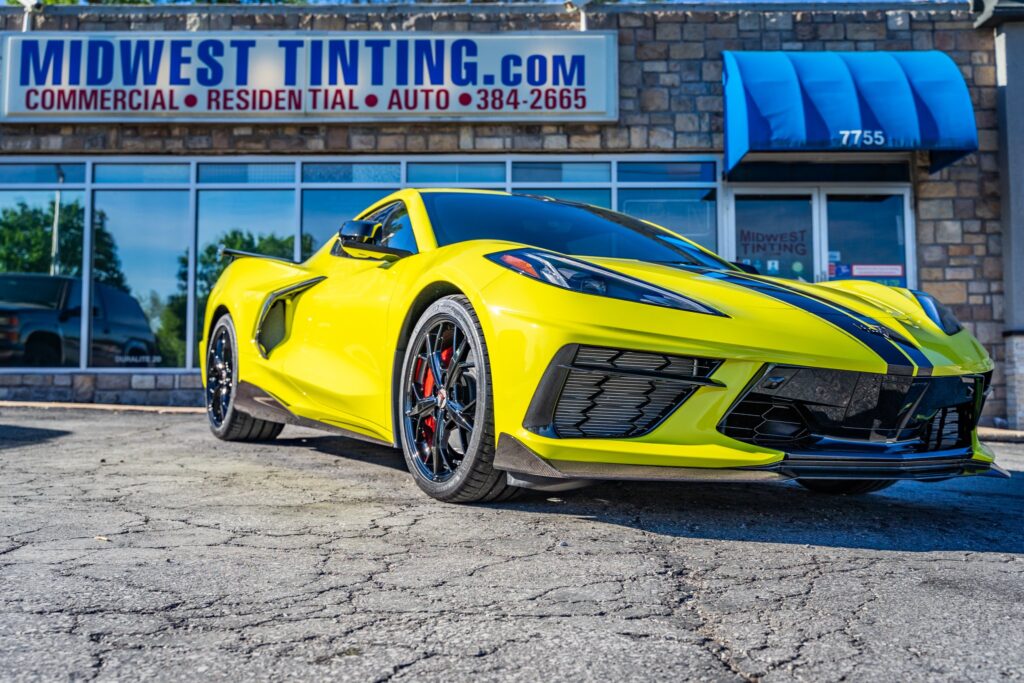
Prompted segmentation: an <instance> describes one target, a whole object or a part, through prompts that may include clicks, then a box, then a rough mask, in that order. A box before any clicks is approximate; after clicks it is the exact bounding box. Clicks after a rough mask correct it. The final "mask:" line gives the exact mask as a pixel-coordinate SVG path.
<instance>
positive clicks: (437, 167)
mask: <svg viewBox="0 0 1024 683" xmlns="http://www.w3.org/2000/svg"><path fill="white" fill-rule="evenodd" d="M841 7H842V8H841V9H836V10H827V9H823V5H821V4H815V5H813V6H808V8H807V9H801V6H800V5H799V4H793V5H789V6H778V5H775V6H771V7H770V8H766V6H765V5H756V4H751V5H749V6H740V5H727V6H721V7H717V8H716V7H711V6H707V5H700V6H696V5H693V6H687V5H681V4H680V5H676V4H658V5H611V4H606V5H597V6H588V7H587V8H586V9H587V27H588V31H587V32H588V33H593V34H595V35H602V34H605V35H610V36H611V38H612V40H613V43H612V44H613V46H615V47H613V49H612V50H611V51H610V53H609V54H608V55H607V56H606V57H607V60H608V61H607V62H606V65H607V66H608V68H611V69H614V70H615V73H614V74H612V76H613V78H612V80H611V81H610V82H611V83H612V84H613V85H614V87H615V88H616V89H617V92H613V93H610V96H609V97H608V102H607V106H606V108H605V109H604V111H603V113H599V115H594V116H591V115H587V116H580V117H578V119H574V118H573V116H572V114H571V113H568V114H565V115H560V116H559V117H555V116H547V117H545V116H541V117H531V116H529V115H527V114H526V113H524V114H522V115H521V116H520V115H517V114H516V115H506V116H504V117H502V118H501V120H499V119H497V118H494V117H491V118H479V119H474V118H473V117H472V116H469V115H466V116H452V117H446V116H444V115H443V114H437V113H436V112H435V114H434V115H433V116H430V117H429V120H426V119H425V118H423V117H419V118H417V117H415V116H410V117H408V120H405V119H403V117H394V118H392V119H389V118H387V117H381V118H379V119H376V120H374V119H372V118H353V117H346V116H345V115H344V114H338V115H336V116H334V117H333V118H328V119H325V118H324V117H315V116H314V117H309V116H298V115H296V116H295V117H293V118H292V119H291V120H289V118H288V117H287V116H284V117H281V116H274V117H266V116H263V117H261V116H259V115H252V114H251V113H246V114H239V115H235V116H232V115H231V114H229V113H225V112H221V113H220V114H218V115H216V116H212V115H211V116H209V117H207V118H205V119H202V120H196V119H194V118H190V117H188V116H175V115H163V116H161V115H155V116H154V115H145V116H139V115H136V114H135V113H134V112H132V111H123V112H120V113H117V114H112V113H107V114H103V115H102V116H92V115H83V114H82V113H81V112H80V111H79V112H77V113H76V112H63V114H61V113H60V112H57V113H56V114H54V113H52V112H48V113H47V114H45V115H38V116H37V113H38V112H36V111H35V110H33V111H28V110H26V111H22V112H21V113H20V114H18V113H17V112H14V113H12V111H11V110H8V111H7V112H6V114H7V117H6V118H7V120H3V121H0V150H2V152H3V155H4V158H3V159H0V210H3V212H4V214H3V221H4V223H6V224H0V231H5V230H6V231H11V230H17V229H20V228H21V227H22V226H24V225H25V222H26V221H29V222H31V221H32V220H35V221H36V222H37V223H39V225H41V226H42V228H43V233H41V234H45V239H47V240H49V239H51V238H52V237H53V233H52V232H48V231H51V230H52V228H49V227H48V226H49V225H50V224H52V225H53V226H64V225H65V223H66V224H67V227H64V228H63V229H62V232H61V235H60V237H59V240H58V239H54V240H52V241H53V242H54V243H56V242H58V241H61V240H68V241H70V244H68V245H67V246H64V245H58V247H60V248H62V249H63V251H62V252H61V258H64V259H65V260H68V258H70V259H71V261H74V259H75V258H81V254H82V253H89V252H90V251H91V253H92V259H91V262H89V259H85V260H83V261H81V262H80V263H79V262H72V263H70V265H65V266H64V267H62V268H61V269H59V270H60V271H61V274H62V275H67V276H68V277H67V281H68V282H69V283H70V284H68V285H67V292H66V296H68V297H71V298H72V299H75V297H78V299H75V300H76V301H80V300H81V297H82V296H83V295H82V294H81V292H83V291H84V292H87V293H88V295H89V296H90V297H91V298H92V300H93V309H94V310H93V313H94V319H93V320H92V321H91V323H90V322H89V321H82V322H81V324H80V325H79V318H74V317H72V318H69V319H68V320H65V321H63V322H62V323H60V324H65V326H66V330H65V338H64V348H62V349H61V350H60V352H59V355H53V350H49V351H47V352H46V354H49V355H46V354H44V355H43V356H41V357H40V356H39V355H37V356H35V357H34V358H33V359H32V364H33V365H35V366H39V365H40V364H42V365H46V366H54V365H56V366H59V367H57V368H52V367H32V368H30V369H26V368H24V367H20V366H24V365H27V364H28V363H27V362H18V361H12V362H10V363H9V367H6V368H4V369H3V370H2V374H0V397H2V398H15V399H42V400H74V401H101V402H128V403H137V402H148V403H196V402H198V401H200V400H201V394H200V391H199V389H198V386H199V385H198V373H197V372H196V371H195V370H190V369H189V368H192V367H195V365H196V356H197V352H196V350H195V348H194V347H195V343H196V339H197V338H198V336H199V334H198V333H197V331H196V330H195V329H194V328H195V325H194V323H193V322H192V321H194V320H195V319H196V315H197V313H198V312H199V311H200V310H201V309H202V305H203V300H204V289H203V288H204V287H207V286H208V280H209V279H210V278H211V277H213V276H214V275H215V265H214V264H212V263H211V262H210V260H209V258H207V257H208V255H209V254H210V252H211V250H212V249H213V248H214V246H215V242H217V241H218V240H220V241H223V239H224V236H225V234H227V235H228V236H229V237H231V239H235V240H236V241H239V243H240V244H242V245H243V246H248V247H249V248H259V249H264V250H271V251H273V250H277V251H281V250H283V251H284V253H286V254H288V255H292V254H294V255H295V256H296V257H301V256H302V254H303V253H306V252H308V249H309V248H310V247H311V245H313V244H315V243H316V242H318V241H322V239H323V238H324V237H325V236H327V235H329V234H330V231H331V230H333V229H334V226H336V225H338V224H340V222H341V221H342V220H343V219H345V218H348V217H351V214H352V213H353V212H354V211H356V210H358V209H359V208H361V207H362V206H364V205H367V204H369V203H370V202H371V201H373V200H374V199H375V198H376V197H378V196H382V195H383V194H386V193H387V192H389V191H390V190H391V189H394V188H397V187H402V186H409V185H422V184H431V183H433V184H444V185H451V184H463V185H465V186H473V187H498V188H503V189H511V190H517V191H518V190H524V191H532V192H542V193H544V194H550V195H553V196H565V197H570V198H574V199H580V200H583V201H588V202H591V203H596V204H604V205H607V206H610V207H612V208H618V209H619V210H624V211H626V212H628V213H635V214H639V215H642V216H646V217H649V218H651V219H652V220H655V221H657V222H664V223H667V224H670V226H671V227H675V228H677V229H680V230H682V231H684V232H686V233H687V234H688V235H690V236H692V237H693V238H695V239H697V240H699V241H701V242H703V243H705V244H707V245H708V246H710V247H712V248H714V249H717V250H718V251H720V252H721V253H723V255H725V256H726V257H728V258H730V259H734V260H744V261H747V262H750V263H752V264H753V265H756V266H757V267H759V269H761V270H762V271H767V272H769V273H771V274H779V275H784V276H789V277H801V278H803V279H808V280H810V279H819V280H823V279H829V278H832V277H869V278H875V279H880V280H882V281H886V282H892V283H894V284H901V285H904V286H910V287H916V288H919V289H923V290H926V291H928V292H930V293H932V294H934V295H935V296H937V297H938V298H939V299H941V300H942V301H944V302H945V303H947V304H949V305H950V306H952V307H953V309H954V310H955V312H956V314H957V315H958V317H959V318H960V319H961V320H962V321H963V322H964V323H965V325H966V326H968V327H969V328H971V330H972V331H973V332H974V333H975V334H976V335H977V337H978V339H979V340H980V341H981V342H982V344H984V346H985V347H986V348H987V349H988V351H989V353H990V354H991V355H992V356H993V358H995V359H996V361H997V369H996V373H995V378H994V388H995V391H994V394H993V395H992V396H991V398H990V400H989V402H988V405H987V408H986V415H987V416H988V419H989V420H990V421H991V420H995V419H997V418H1009V419H1010V421H1011V422H1012V423H1013V424H1021V422H1022V421H1024V397H1022V398H1021V399H1017V398H1015V397H1016V392H1024V377H1022V378H1021V380H1019V381H1020V382H1021V387H1019V388H1017V387H1015V386H1014V384H1013V383H1012V382H1011V384H1009V385H1008V384H1007V379H1006V376H1007V374H1008V373H1007V372H1005V371H1004V368H1005V367H1006V360H1007V358H1006V345H1005V344H1004V338H1003V329H1004V317H1005V314H1004V278H1003V270H1004V255H1003V254H1004V250H1003V243H1004V230H1005V229H1006V227H1005V225H1006V224H1005V222H1004V221H1003V220H1001V213H1000V195H1001V191H1000V158H999V154H998V152H999V148H1000V133H1001V131H1000V130H999V123H998V121H999V112H998V102H999V89H998V87H997V82H998V78H997V66H998V65H997V45H996V35H997V31H994V30H993V29H992V28H991V27H988V26H986V27H982V28H975V20H976V15H975V14H973V13H972V12H971V11H970V10H969V8H968V7H967V6H966V5H963V6H961V5H956V4H932V5H922V4H921V3H907V4H901V3H893V2H887V3H876V4H860V3H858V4H855V5H851V4H844V5H842V6H841ZM0 20H2V21H3V22H5V25H6V29H7V31H9V32H10V33H8V34H6V35H7V37H8V38H9V39H11V38H13V37H14V36H15V35H16V33H15V32H19V31H20V30H21V28H22V22H23V16H22V13H21V10H20V8H3V9H0ZM579 23H580V17H579V15H578V13H575V12H569V11H566V10H565V9H564V8H563V7H562V6H561V5H516V6H510V5H486V6H478V7H477V6H452V5H444V6H430V5H419V6H417V5H409V6H403V7H400V8H395V7H388V8H386V9H385V8H377V7H372V6H369V7H365V6H364V7H329V8H328V7H324V8H320V7H266V6H263V7H259V6H258V7H251V6H250V7H104V8H98V7H75V6H66V7H64V6H51V7H46V8H45V10H44V11H42V12H41V13H39V14H37V15H35V16H34V17H32V27H31V28H32V30H33V31H34V32H36V35H39V36H44V35H45V36H53V35H54V34H53V33H49V32H62V33H65V34H66V35H67V36H68V37H70V38H72V39H74V38H75V37H76V36H83V37H84V36H95V35H97V34H102V33H105V32H130V34H131V35H134V36H145V35H147V34H149V33H150V32H153V35H158V36H164V35H165V34H164V33H163V32H168V33H170V32H181V35H183V36H186V37H188V38H193V39H195V40H196V41H200V40H202V37H203V36H204V35H216V36H224V35H228V34H229V35H233V36H244V34H245V33H246V32H250V33H253V32H258V33H259V35H265V34H266V33H272V34H273V36H278V35H280V36H281V37H282V39H284V38H293V37H299V38H301V37H302V36H303V35H324V36H341V37H344V36H346V35H349V34H350V33H351V32H359V33H358V34H359V35H362V33H361V32H400V33H401V34H403V35H406V36H410V37H417V36H419V35H420V34H422V35H423V36H426V37H431V36H433V35H437V34H449V35H463V36H488V35H507V34H510V33H511V32H530V33H529V34H523V35H530V36H534V37H536V36H539V37H540V39H541V40H556V39H560V38H559V36H562V35H566V34H564V33H551V34H549V35H550V36H551V38H545V37H544V34H543V33H542V32H577V30H578V28H579ZM38 32H47V33H45V34H43V33H38ZM309 32H314V33H309ZM315 32H328V33H323V34H319V33H315ZM335 32H336V33H335ZM18 35H20V34H18ZM25 35H28V34H25ZM353 35H355V34H354V33H353ZM388 35H392V36H393V35H396V34H388ZM72 42H73V40H72ZM68 45H70V43H68ZM68 49H69V51H70V50H71V48H70V47H69V48H68ZM209 49H210V50H211V51H214V50H215V48H213V47H211V48H209ZM751 51H783V52H786V53H823V52H838V53H845V52H865V53H888V52H892V53H901V52H906V51H915V52H924V51H939V52H941V53H943V54H944V55H946V56H947V57H948V58H949V59H951V60H952V62H953V63H955V65H956V67H958V69H959V73H960V75H961V76H962V80H963V81H964V82H966V85H967V89H968V91H969V97H970V102H971V106H972V107H973V114H974V120H975V123H976V128H977V151H974V152H971V153H968V154H966V155H965V156H963V157H962V158H959V159H958V160H956V161H955V162H954V163H951V164H948V165H946V166H945V167H944V168H942V169H941V170H938V171H937V172H934V173H933V172H931V170H930V164H932V163H934V159H935V156H934V150H928V149H919V150H911V149H889V148H887V147H885V146H881V145H880V146H878V148H877V149H872V148H870V146H863V145H862V146H860V147H859V148H858V149H857V150H856V151H851V150H848V149H836V150H820V149H818V150H814V149H803V150H801V149H794V150H791V151H777V150H766V151H758V150H756V149H755V150H753V151H752V152H751V153H750V154H748V155H746V156H745V157H744V159H743V163H740V164H739V165H736V166H735V167H733V168H726V162H725V159H724V157H723V152H724V151H725V147H726V144H727V143H726V139H725V132H726V131H725V128H726V126H725V117H724V114H723V110H724V106H725V103H724V99H725V98H724V92H723V64H724V60H723V53H725V52H736V53H744V52H751ZM101 53H102V51H100V52H99V53H98V54H101ZM211 53H212V52H211ZM90 54H91V53H90ZM254 54H255V53H254ZM46 55H47V53H39V54H36V55H35V61H34V62H31V64H30V67H31V68H30V69H29V72H28V73H32V72H31V69H35V70H36V71H40V70H42V71H45V70H46V67H47V65H46V63H45V58H46ZM115 56H116V55H115ZM62 57H63V58H65V59H71V58H72V57H69V56H68V54H64V55H62ZM5 58H7V59H8V61H10V58H9V57H8V56H6V55H5ZM196 59H197V63H198V62H199V61H201V60H200V59H199V58H198V57H197V58H196ZM23 60H24V56H23ZM204 63H205V62H204ZM24 68H27V69H28V68H29V67H24ZM87 68H88V69H92V67H87ZM121 68H122V69H123V68H124V67H123V66H122V67H121ZM143 68H145V65H143ZM97 69H98V71H97V72H96V74H94V75H96V76H97V78H99V79H100V81H102V79H103V73H102V71H103V69H102V65H101V66H100V67H97ZM5 73H7V74H8V78H9V79H10V78H12V77H13V76H12V74H14V72H13V70H12V69H8V70H7V71H6V72H5ZM590 73H591V76H592V78H593V77H594V75H595V70H594V69H593V68H591V71H590ZM15 75H16V74H15ZM51 75H52V74H51ZM563 75H565V74H563ZM615 76H617V78H614V77H615ZM98 82H99V81H98ZM26 101H28V100H26ZM39 106H41V105H39ZM54 106H56V107H57V108H59V105H54ZM858 132H859V131H858ZM865 132H866V133H867V132H868V131H865ZM967 151H969V150H965V152H967ZM233 221H235V222H238V223H239V224H238V225H236V224H235V222H233ZM780 224H785V225H787V226H790V227H788V228H787V230H786V231H785V233H780V232H779V228H778V225H780ZM83 225H87V226H91V228H92V229H91V230H83V229H82V226H83ZM76 230H77V232H76ZM232 232H233V233H234V234H233V235H232ZM76 239H77V240H80V242H75V241H74V240H76ZM7 241H8V242H11V240H7ZM773 241H774V242H781V243H782V244H783V245H784V247H783V248H781V250H779V249H775V247H771V246H769V247H764V246H763V243H766V242H767V243H772V242H773ZM47 245H49V243H47ZM787 245H788V246H787ZM773 249H774V251H773ZM49 256H50V257H51V258H53V259H55V258H56V257H55V255H54V252H53V250H52V249H51V250H50V253H49ZM0 258H3V255H2V254H0ZM23 260H25V261H26V263H27V265H17V266H16V265H12V264H11V263H8V264H4V263H0V267H2V268H4V269H6V270H8V271H14V270H18V271H22V270H33V269H35V270H42V271H44V272H45V271H46V269H47V267H48V266H47V264H46V263H45V261H46V259H45V258H43V259H42V261H43V263H42V265H40V259H39V258H36V259H35V261H32V260H31V259H27V260H26V259H23ZM54 263H56V261H53V262H52V263H50V264H49V272H50V274H51V275H52V274H53V273H54V271H55V268H56V267H55V265H54ZM83 275H84V276H85V277H86V278H88V279H89V282H88V283H84V282H80V280H81V279H82V276H83ZM76 278H78V280H76ZM125 292H127V293H128V294H130V295H131V298H132V299H134V300H135V302H137V303H136V304H133V303H132V302H131V301H128V300H125V299H124V298H123V297H122V294H123V293H125ZM98 307H101V308H102V309H103V310H101V311H97V310H96V309H97V308H98ZM86 309H87V307H82V308H80V309H79V311H81V310H86ZM129 309H130V310H129ZM118 312H120V313H121V314H122V317H123V320H122V323H121V325H122V327H130V326H131V325H132V324H136V323H137V320H136V321H135V322H133V320H132V319H131V318H132V316H133V315H134V316H135V317H136V318H138V315H140V314H141V315H144V316H145V318H146V320H148V321H149V327H150V329H151V330H152V331H153V335H151V336H153V339H151V340H150V341H148V342H146V344H149V346H146V345H145V344H143V345H142V346H141V347H140V348H137V349H134V350H126V349H124V348H118V347H117V345H118V343H119V342H118V341H117V338H116V337H117V335H118V332H117V331H116V330H115V331H114V332H109V329H110V328H111V327H113V328H116V327H117V323H110V321H112V320H114V319H115V318H116V317H117V314H118ZM76 326H77V327H76ZM72 328H75V329H72ZM76 330H80V334H79V333H77V332H76ZM108 332H109V336H110V338H107V339H105V338H104V335H105V334H107V333H108ZM122 336H124V335H123V333H122ZM142 336H146V335H145V334H143V335H142ZM81 339H87V340H88V341H87V342H86V343H84V344H83V343H80V342H79V340H81ZM1011 346H1012V345H1011ZM38 353H43V352H37V354H38ZM1018 355H1024V354H1018ZM1018 362H1019V363H1021V364H1024V358H1021V359H1020V360H1019V361H1018ZM1009 374H1010V376H1011V378H1013V377H1016V376H1017V375H1016V373H1009ZM1008 400H1009V404H1008Z"/></svg>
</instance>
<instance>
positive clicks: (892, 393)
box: [718, 366, 988, 453]
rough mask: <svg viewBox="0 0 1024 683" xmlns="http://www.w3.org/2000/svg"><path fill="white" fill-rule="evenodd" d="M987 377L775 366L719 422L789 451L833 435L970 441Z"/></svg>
mask: <svg viewBox="0 0 1024 683" xmlns="http://www.w3.org/2000/svg"><path fill="white" fill-rule="evenodd" d="M987 381H988V380H987V378H986V377H983V376H981V375H977V376H974V375H972V376H967V377H916V378H915V377H906V376H903V375H877V374H871V373H861V372H847V371H840V370H821V369H815V368H797V367H789V366H771V367H769V368H768V369H767V370H766V371H765V372H764V373H762V374H761V375H760V376H759V377H758V379H757V380H756V381H755V382H754V384H753V385H752V386H751V387H750V388H748V390H747V392H746V393H745V394H744V395H743V396H742V397H741V399H740V400H739V401H738V402H737V403H736V404H735V405H734V406H733V407H732V409H730V411H729V412H728V413H727V414H726V416H725V417H724V418H723V419H722V421H721V423H719V426H718V429H719V431H720V432H722V433H723V434H725V435H726V436H729V437H731V438H734V439H736V440H738V441H744V442H746V443H752V444H756V445H758V446H765V447H769V448H776V449H779V450H785V451H808V450H815V449H821V448H834V447H835V442H865V443H874V444H893V443H901V444H909V445H910V447H911V448H913V450H914V451H916V452H922V453H924V452H931V451H938V450H943V449H950V448H958V447H964V446H968V445H970V443H971V432H972V431H973V430H974V428H975V426H976V425H977V418H978V414H979V413H980V406H981V396H979V395H978V392H982V395H983V393H984V391H985V389H986V384H987Z"/></svg>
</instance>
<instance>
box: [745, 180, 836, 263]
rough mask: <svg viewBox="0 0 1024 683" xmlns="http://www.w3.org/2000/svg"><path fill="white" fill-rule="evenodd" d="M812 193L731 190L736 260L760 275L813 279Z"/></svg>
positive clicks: (813, 213) (814, 240) (813, 228)
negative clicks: (751, 267) (752, 268)
mask: <svg viewBox="0 0 1024 683" xmlns="http://www.w3.org/2000/svg"><path fill="white" fill-rule="evenodd" d="M815 194H816V193H815V192H813V191H808V192H800V191H791V190H786V191H785V192H765V191H750V192H748V191H746V190H744V191H734V193H733V221H734V230H733V235H734V237H735V260H736V261H739V262H740V263H746V264H748V265H751V266H753V267H755V268H757V271H758V272H759V273H761V274H763V275H771V276H773V277H784V278H790V279H792V280H803V281H806V282H813V281H814V280H816V279H817V278H816V277H815V274H816V273H817V272H818V270H817V268H816V263H817V260H818V259H817V256H816V250H815V244H816V243H817V239H816V236H815V226H816V220H815V213H816V206H817V201H816V199H817V198H816V196H815Z"/></svg>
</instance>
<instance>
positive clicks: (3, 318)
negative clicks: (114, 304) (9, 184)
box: [0, 190, 85, 367]
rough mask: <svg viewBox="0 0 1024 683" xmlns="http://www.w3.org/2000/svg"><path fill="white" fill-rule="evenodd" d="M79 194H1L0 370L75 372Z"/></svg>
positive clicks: (78, 333)
mask: <svg viewBox="0 0 1024 683" xmlns="http://www.w3.org/2000/svg"><path fill="white" fill-rule="evenodd" d="M84 226H85V201H84V193H83V192H81V191H67V190H65V191H58V190H39V191H35V190H30V191H25V192H21V191H0V365H2V366H8V367H60V366H77V365H78V361H79V348H80V339H81V312H82V294H81V289H80V282H81V266H82V232H83V228H84Z"/></svg>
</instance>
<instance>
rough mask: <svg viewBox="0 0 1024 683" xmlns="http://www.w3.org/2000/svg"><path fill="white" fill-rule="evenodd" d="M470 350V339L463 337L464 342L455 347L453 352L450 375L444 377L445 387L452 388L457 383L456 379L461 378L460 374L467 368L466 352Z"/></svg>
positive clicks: (449, 367)
mask: <svg viewBox="0 0 1024 683" xmlns="http://www.w3.org/2000/svg"><path fill="white" fill-rule="evenodd" d="M468 350H469V340H468V339H463V340H462V344H461V345H460V346H458V347H456V348H455V351H454V352H453V353H452V358H451V360H450V361H448V375H447V376H446V377H445V378H444V388H445V389H451V388H452V386H453V385H454V384H455V381H456V380H458V379H459V376H460V375H461V374H462V372H463V371H464V370H465V369H466V363H465V362H464V359H465V358H466V353H467V351H468Z"/></svg>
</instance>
